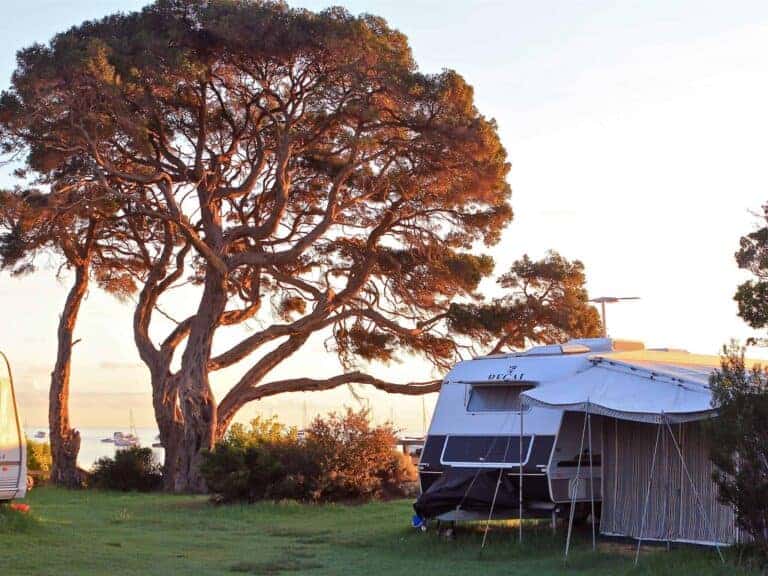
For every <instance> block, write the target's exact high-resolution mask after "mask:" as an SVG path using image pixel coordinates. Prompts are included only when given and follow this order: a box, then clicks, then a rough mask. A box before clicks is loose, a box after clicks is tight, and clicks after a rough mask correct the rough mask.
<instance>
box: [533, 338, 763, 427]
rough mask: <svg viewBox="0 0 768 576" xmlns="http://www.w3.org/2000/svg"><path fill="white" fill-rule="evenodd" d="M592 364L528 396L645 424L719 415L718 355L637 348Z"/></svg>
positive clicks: (543, 402)
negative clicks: (712, 382) (714, 383)
mask: <svg viewBox="0 0 768 576" xmlns="http://www.w3.org/2000/svg"><path fill="white" fill-rule="evenodd" d="M588 362H589V364H590V365H589V367H588V368H587V369H585V370H582V371H580V372H579V373H578V374H574V375H571V376H566V377H564V378H561V379H557V380H553V381H550V382H549V383H547V384H546V385H544V386H540V387H538V388H536V389H533V390H529V391H527V392H524V393H523V397H524V398H525V399H526V402H527V403H529V404H531V405H536V406H546V407H551V408H559V409H565V410H578V411H584V412H587V411H589V412H591V413H594V414H603V415H606V416H612V417H615V418H621V419H624V420H634V421H639V422H660V421H661V420H662V419H664V418H667V419H669V420H671V421H678V422H681V421H689V420H699V419H702V418H707V417H709V416H711V415H712V414H713V413H714V412H715V409H716V407H715V406H713V403H712V393H711V390H710V388H709V378H710V377H711V375H712V374H713V372H714V371H715V370H716V369H717V368H719V367H720V358H719V357H718V356H705V355H700V354H689V353H687V352H685V351H680V350H634V351H627V352H611V353H607V354H593V355H590V357H589V359H588ZM755 363H756V362H755V361H750V362H749V363H748V364H749V365H753V364H755Z"/></svg>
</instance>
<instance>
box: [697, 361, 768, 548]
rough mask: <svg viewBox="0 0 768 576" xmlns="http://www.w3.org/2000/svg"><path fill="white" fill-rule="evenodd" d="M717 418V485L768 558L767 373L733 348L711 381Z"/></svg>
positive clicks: (713, 442)
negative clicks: (751, 364)
mask: <svg viewBox="0 0 768 576" xmlns="http://www.w3.org/2000/svg"><path fill="white" fill-rule="evenodd" d="M710 386H711V388H712V392H713V396H714V399H715V403H716V405H717V406H718V416H717V418H713V419H712V420H711V421H709V422H708V423H707V430H708V433H709V446H710V458H711V460H712V462H713V463H714V465H715V472H714V474H713V480H714V481H715V483H716V484H717V486H718V489H719V496H720V500H721V502H723V503H724V504H726V505H728V506H732V507H733V509H734V511H735V513H736V521H737V522H738V524H739V526H740V527H741V528H742V529H743V530H744V531H745V532H747V533H748V534H749V535H750V536H751V537H752V538H753V542H754V544H753V548H754V549H756V550H760V553H761V555H762V556H763V557H764V558H768V372H766V371H765V370H764V369H763V368H760V367H754V368H752V369H748V368H747V367H746V365H745V362H744V355H743V351H740V350H738V349H731V350H729V351H728V354H727V356H726V357H725V358H724V359H723V363H722V367H721V369H720V370H718V371H717V372H716V373H715V374H714V376H713V377H712V378H711V379H710Z"/></svg>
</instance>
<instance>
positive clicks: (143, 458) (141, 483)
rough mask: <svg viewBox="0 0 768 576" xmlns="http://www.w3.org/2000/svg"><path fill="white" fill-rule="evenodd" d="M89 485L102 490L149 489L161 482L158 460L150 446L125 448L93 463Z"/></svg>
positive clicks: (161, 476) (157, 487) (142, 490)
mask: <svg viewBox="0 0 768 576" xmlns="http://www.w3.org/2000/svg"><path fill="white" fill-rule="evenodd" d="M90 483H91V486H93V487H94V488H99V489H102V490H121V491H123V492H133V491H136V492H150V491H152V490H159V489H160V487H161V486H162V483H163V475H162V470H161V467H160V464H158V463H157V461H156V460H155V455H154V454H153V453H152V449H151V448H138V447H132V448H126V449H123V450H118V451H117V452H115V456H114V458H110V457H104V458H99V459H98V460H97V461H96V463H95V464H94V465H93V473H92V474H91V482H90Z"/></svg>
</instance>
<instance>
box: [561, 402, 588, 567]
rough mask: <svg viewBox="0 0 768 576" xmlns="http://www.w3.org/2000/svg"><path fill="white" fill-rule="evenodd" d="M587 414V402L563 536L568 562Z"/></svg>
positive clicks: (566, 560)
mask: <svg viewBox="0 0 768 576" xmlns="http://www.w3.org/2000/svg"><path fill="white" fill-rule="evenodd" d="M588 414H589V404H587V412H585V414H584V425H583V426H582V427H581V443H580V444H579V459H578V461H577V463H576V478H574V483H573V490H572V491H571V509H570V510H569V512H570V514H569V515H568V536H566V538H565V559H564V560H565V562H568V551H569V550H570V549H571V534H572V533H573V515H574V514H575V512H576V494H578V492H579V486H580V483H581V455H582V453H583V452H584V434H585V433H586V431H587V415H588Z"/></svg>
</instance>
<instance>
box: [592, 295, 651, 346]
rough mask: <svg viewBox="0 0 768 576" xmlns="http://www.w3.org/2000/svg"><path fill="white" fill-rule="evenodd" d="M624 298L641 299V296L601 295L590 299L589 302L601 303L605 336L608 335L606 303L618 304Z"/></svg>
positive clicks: (601, 316)
mask: <svg viewBox="0 0 768 576" xmlns="http://www.w3.org/2000/svg"><path fill="white" fill-rule="evenodd" d="M622 300H640V297H639V296H622V297H617V296H599V297H598V298H592V299H590V300H589V302H594V303H596V304H600V319H601V320H602V323H603V338H607V337H608V321H607V320H606V317H605V305H606V304H616V303H617V302H621V301H622Z"/></svg>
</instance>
